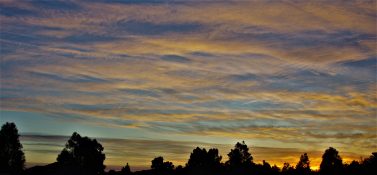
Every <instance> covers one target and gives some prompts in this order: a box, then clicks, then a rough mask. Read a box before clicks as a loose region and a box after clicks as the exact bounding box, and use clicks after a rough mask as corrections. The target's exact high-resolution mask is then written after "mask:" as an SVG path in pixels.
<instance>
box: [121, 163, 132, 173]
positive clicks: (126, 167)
mask: <svg viewBox="0 0 377 175" xmlns="http://www.w3.org/2000/svg"><path fill="white" fill-rule="evenodd" d="M120 172H121V174H122V175H129V174H131V168H130V165H128V163H127V164H126V166H124V167H123V168H122V170H121V171H120Z"/></svg>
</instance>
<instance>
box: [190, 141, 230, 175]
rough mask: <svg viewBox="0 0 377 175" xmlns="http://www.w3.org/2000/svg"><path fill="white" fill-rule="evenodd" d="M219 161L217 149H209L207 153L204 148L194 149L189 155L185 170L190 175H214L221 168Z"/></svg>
mask: <svg viewBox="0 0 377 175" xmlns="http://www.w3.org/2000/svg"><path fill="white" fill-rule="evenodd" d="M221 159H222V157H221V156H220V155H219V150H218V149H215V148H211V149H209V150H208V152H207V150H206V149H205V148H199V147H196V148H195V149H194V150H193V151H192V153H191V154H190V158H189V160H188V162H187V164H186V168H187V169H188V171H189V172H190V173H191V174H198V173H199V172H202V173H205V174H209V173H215V172H216V171H218V170H219V168H220V167H221ZM211 171H212V172H211Z"/></svg>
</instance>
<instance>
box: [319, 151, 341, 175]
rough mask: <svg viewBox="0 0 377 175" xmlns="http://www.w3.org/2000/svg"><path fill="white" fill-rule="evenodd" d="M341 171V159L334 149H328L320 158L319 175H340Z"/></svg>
mask: <svg viewBox="0 0 377 175" xmlns="http://www.w3.org/2000/svg"><path fill="white" fill-rule="evenodd" d="M342 169H343V161H342V158H341V157H340V156H339V154H338V151H337V150H336V149H335V148H333V147H330V148H329V149H327V150H326V151H325V153H324V154H323V156H322V162H321V164H320V173H321V175H340V174H342Z"/></svg>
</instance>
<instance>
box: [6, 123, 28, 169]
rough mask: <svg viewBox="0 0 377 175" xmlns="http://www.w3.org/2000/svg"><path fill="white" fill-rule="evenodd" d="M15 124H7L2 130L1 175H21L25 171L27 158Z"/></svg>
mask: <svg viewBox="0 0 377 175" xmlns="http://www.w3.org/2000/svg"><path fill="white" fill-rule="evenodd" d="M19 136H20V135H19V134H18V130H17V127H16V125H15V124H14V123H8V122H7V123H5V124H4V125H3V126H2V127H1V130H0V174H1V173H9V174H19V173H21V172H22V171H23V169H24V164H25V156H24V152H23V151H22V144H21V143H20V140H19Z"/></svg>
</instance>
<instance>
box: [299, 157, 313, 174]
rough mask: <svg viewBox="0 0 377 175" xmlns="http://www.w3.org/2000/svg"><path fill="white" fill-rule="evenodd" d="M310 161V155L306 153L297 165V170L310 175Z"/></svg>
mask: <svg viewBox="0 0 377 175" xmlns="http://www.w3.org/2000/svg"><path fill="white" fill-rule="evenodd" d="M310 171H311V170H310V161H309V156H308V154H307V153H304V154H303V155H301V157H300V161H298V163H297V165H296V172H297V174H299V175H308V174H310Z"/></svg>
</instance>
